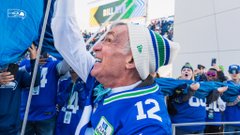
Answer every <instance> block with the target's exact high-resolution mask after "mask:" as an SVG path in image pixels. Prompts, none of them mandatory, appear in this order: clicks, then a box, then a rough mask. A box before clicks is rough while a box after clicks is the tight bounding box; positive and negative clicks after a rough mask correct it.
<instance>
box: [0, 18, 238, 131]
mask: <svg viewBox="0 0 240 135" xmlns="http://www.w3.org/2000/svg"><path fill="white" fill-rule="evenodd" d="M172 26H173V21H172V20H169V19H165V18H162V19H156V20H153V21H152V22H151V24H150V25H149V26H148V28H149V29H151V30H154V31H155V32H156V33H159V34H161V35H162V36H164V37H166V38H168V39H170V40H172V39H173V35H172V34H173V27H172ZM105 31H106V30H103V31H101V32H100V33H98V34H97V36H96V37H95V38H94V39H93V40H92V41H91V42H90V45H89V46H87V49H89V47H91V46H92V45H93V44H94V43H95V42H96V41H97V40H98V39H99V38H100V36H101V35H102V34H103V33H104V32H105ZM82 34H83V37H84V39H85V41H87V40H88V39H89V38H90V37H91V35H93V33H89V32H83V33H82ZM105 40H106V39H105ZM105 40H104V42H108V41H105ZM29 51H30V56H29V58H26V59H24V60H23V61H21V63H20V65H19V67H20V68H19V70H18V71H17V74H18V77H17V80H16V78H14V76H13V75H11V72H9V70H7V69H6V70H3V71H1V73H0V84H1V85H0V88H1V89H4V90H5V89H6V90H9V89H12V90H13V91H14V90H15V91H16V92H17V93H16V96H15V98H16V99H17V100H13V101H14V102H21V106H20V107H19V106H17V107H18V108H20V112H19V113H20V114H18V113H14V112H18V110H17V108H10V109H9V108H8V106H7V105H5V104H3V103H5V102H6V101H4V100H2V99H1V98H0V100H1V101H2V102H0V104H1V107H2V111H1V112H0V113H1V114H4V115H5V114H7V115H6V122H7V123H8V125H11V124H12V125H13V124H16V123H18V124H16V125H13V126H12V127H13V128H12V127H11V129H9V131H7V132H3V130H5V129H0V133H3V134H11V133H12V134H15V133H16V132H19V129H20V125H19V123H20V121H17V122H16V121H14V120H16V118H17V117H20V118H21V120H23V118H24V112H25V107H26V102H27V99H28V94H29V86H30V84H29V82H30V81H28V80H30V79H31V76H30V74H31V73H32V71H33V65H34V64H33V63H34V59H35V58H36V52H37V50H36V48H35V47H34V45H32V47H30V48H29ZM141 51H142V50H139V52H141ZM97 61H98V62H99V63H101V62H102V61H101V60H100V59H99V60H97ZM132 61H133V60H132ZM197 67H198V68H197V69H195V70H194V69H193V67H192V66H191V64H190V63H188V62H187V63H186V64H184V65H183V67H182V68H181V71H180V76H179V78H176V79H175V78H163V77H161V74H160V75H156V74H155V75H154V74H152V77H153V79H154V80H155V81H156V84H158V85H159V86H160V88H161V92H162V93H164V96H166V97H167V106H168V108H167V109H168V114H169V115H170V119H171V122H172V123H189V122H223V121H227V122H231V121H240V117H239V113H240V94H239V89H240V66H239V65H237V64H233V65H229V67H228V73H229V75H230V78H227V77H226V75H225V74H224V72H223V70H222V68H221V67H219V66H217V65H216V64H215V65H213V66H212V67H211V68H209V69H208V70H206V68H205V66H203V65H200V64H199V65H198V66H197ZM154 68H155V67H154ZM40 75H41V77H40ZM147 77H148V76H147ZM138 78H139V77H138ZM141 78H142V76H141ZM90 79H91V78H90ZM144 79H146V77H145V78H144ZM13 80H16V81H15V82H14V83H19V84H21V85H20V86H18V87H17V88H16V87H15V86H16V84H14V83H9V82H10V81H13ZM24 81H28V83H26V82H24ZM87 81H89V78H88V77H86V76H85V78H80V77H79V76H78V75H77V74H76V72H75V71H74V70H73V69H72V68H71V67H70V66H69V65H68V64H67V63H66V61H65V60H57V59H55V58H53V57H51V56H49V54H47V53H46V52H44V53H42V54H41V59H40V66H39V71H38V73H37V80H36V82H35V86H36V87H35V88H34V90H33V92H32V95H33V98H32V102H31V106H30V111H29V116H28V123H27V127H26V134H44V135H53V134H57V135H68V134H74V133H75V131H76V130H77V129H76V128H77V126H78V123H79V121H80V120H81V119H84V118H83V117H82V114H83V110H84V106H85V104H86V99H87V98H88V95H89V91H90V87H89V85H88V84H87V83H86V82H87ZM91 83H92V84H94V86H91V89H92V88H94V87H96V88H95V89H94V91H98V93H97V94H96V95H93V97H94V103H100V101H101V99H102V98H103V96H104V94H107V92H110V90H109V89H104V91H103V88H102V87H103V86H102V85H101V84H98V85H95V83H96V81H93V82H91ZM20 89H21V91H20ZM22 89H24V90H22ZM101 90H102V91H101ZM108 90H109V91H108ZM20 92H21V96H20ZM146 92H148V91H146ZM1 94H5V93H4V92H2V91H1ZM8 94H9V93H8ZM14 94H15V93H14ZM94 94H95V93H94ZM9 95H10V94H9ZM9 95H6V94H5V95H0V96H1V97H3V96H9ZM9 98H11V96H9ZM9 98H7V100H8V101H10V100H11V99H9ZM20 98H21V100H20ZM146 101H149V102H150V101H151V102H152V103H154V105H155V106H154V109H159V108H156V106H157V102H155V101H156V100H155V99H154V100H153V99H151V100H146ZM104 102H105V101H104ZM110 102H111V101H110ZM151 102H150V103H151ZM138 103H139V104H135V106H137V107H138V106H140V105H142V102H138ZM162 103H163V102H162ZM15 104H17V103H15ZM146 104H147V103H146ZM119 106H120V104H119ZM97 108H98V104H95V106H94V109H95V110H93V111H96V109H97ZM161 109H163V108H161ZM9 110H10V113H8V111H9ZM139 110H140V109H139ZM139 110H138V111H139ZM159 110H160V109H159ZM140 111H141V110H140ZM100 112H101V111H100ZM94 113H95V112H94ZM141 113H144V112H141ZM13 114H14V115H13ZM140 116H141V117H140ZM13 117H14V118H13ZM95 117H96V116H95ZM145 117H147V116H145V115H144V114H141V115H140V114H139V116H138V119H145ZM148 117H152V118H154V119H157V120H159V121H162V118H163V119H164V118H165V117H162V118H161V117H158V115H156V114H155V112H150V111H149V112H148ZM115 119H117V118H115ZM166 119H167V117H166ZM102 121H104V119H103V120H101V121H100V122H102ZM1 124H3V123H1ZM94 124H96V125H97V126H98V127H100V128H99V129H97V130H96V132H97V133H101V132H102V130H103V129H107V125H104V124H105V123H104V122H102V123H101V124H102V125H100V126H99V124H98V123H94ZM129 126H131V125H129ZM168 126H169V125H168ZM165 128H166V127H165ZM169 128H171V126H170V127H169ZM12 129H14V130H12ZM223 131H224V132H231V133H234V132H240V124H239V125H225V126H223V125H222V124H214V125H207V126H205V125H199V126H194V125H191V126H182V127H177V128H176V134H177V135H182V134H201V133H204V132H205V133H216V134H219V133H221V132H223ZM122 132H123V133H125V132H126V131H122Z"/></svg>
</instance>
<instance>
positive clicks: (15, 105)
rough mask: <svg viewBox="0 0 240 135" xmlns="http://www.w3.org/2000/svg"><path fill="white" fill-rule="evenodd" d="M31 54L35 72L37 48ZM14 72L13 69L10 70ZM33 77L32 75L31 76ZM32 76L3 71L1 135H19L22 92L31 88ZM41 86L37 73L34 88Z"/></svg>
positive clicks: (0, 87) (1, 79) (0, 110)
mask: <svg viewBox="0 0 240 135" xmlns="http://www.w3.org/2000/svg"><path fill="white" fill-rule="evenodd" d="M28 50H29V52H30V63H31V64H30V66H31V67H30V68H31V71H32V72H33V69H34V63H35V59H36V50H35V46H34V45H32V46H31V47H30V48H29V49H28ZM9 68H10V67H9ZM9 70H12V69H9ZM31 75H32V74H31ZM31 80H32V76H30V75H29V73H28V72H26V71H25V70H21V69H20V70H18V71H17V73H16V75H15V76H14V75H13V74H12V73H11V72H8V71H6V70H2V71H1V72H0V106H1V107H0V121H1V122H0V134H1V135H17V134H18V132H19V129H20V126H21V123H20V115H19V113H20V112H19V110H20V103H21V91H22V89H23V88H27V87H30V85H31ZM39 84H40V72H37V76H36V81H35V84H34V86H38V85H39Z"/></svg>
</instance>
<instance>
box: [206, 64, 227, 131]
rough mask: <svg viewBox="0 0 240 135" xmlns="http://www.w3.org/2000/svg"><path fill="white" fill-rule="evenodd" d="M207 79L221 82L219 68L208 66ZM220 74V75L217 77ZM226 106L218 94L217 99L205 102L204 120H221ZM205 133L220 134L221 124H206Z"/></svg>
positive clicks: (222, 74) (221, 77)
mask: <svg viewBox="0 0 240 135" xmlns="http://www.w3.org/2000/svg"><path fill="white" fill-rule="evenodd" d="M206 75H207V81H209V82H211V81H214V82H222V81H223V80H225V79H224V73H223V72H222V70H220V69H218V70H217V69H215V68H210V69H209V70H208V71H207V73H206ZM219 75H220V77H219ZM225 108H226V104H225V102H224V101H223V100H222V98H221V97H220V96H219V97H218V99H217V100H216V101H214V102H212V103H207V104H206V111H207V117H206V122H222V114H223V112H224V110H225ZM204 132H205V133H216V134H220V133H221V132H223V126H222V125H221V124H215V125H207V126H206V128H205V131H204Z"/></svg>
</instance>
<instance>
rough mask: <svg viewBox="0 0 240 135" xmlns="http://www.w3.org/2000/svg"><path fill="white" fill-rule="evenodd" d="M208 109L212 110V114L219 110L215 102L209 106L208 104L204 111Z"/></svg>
mask: <svg viewBox="0 0 240 135" xmlns="http://www.w3.org/2000/svg"><path fill="white" fill-rule="evenodd" d="M209 108H212V109H213V110H214V112H220V109H219V106H218V105H217V102H216V101H214V102H212V103H211V104H209V105H208V106H207V107H206V110H209Z"/></svg>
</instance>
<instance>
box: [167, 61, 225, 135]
mask: <svg viewBox="0 0 240 135" xmlns="http://www.w3.org/2000/svg"><path fill="white" fill-rule="evenodd" d="M179 79H180V80H185V81H186V82H187V80H188V81H190V80H193V79H194V74H193V68H192V66H191V65H190V64H189V63H186V64H185V65H184V66H183V67H182V70H181V76H180V77H179ZM189 84H190V87H189V88H190V89H189V90H188V91H187V92H186V91H184V90H181V88H180V89H179V90H178V91H176V92H175V94H173V95H172V96H170V97H169V99H170V100H169V101H168V105H169V114H170V117H171V120H172V123H188V122H205V117H206V103H211V102H213V101H215V100H216V99H217V98H218V96H219V94H220V93H223V92H224V91H225V90H226V89H227V87H218V88H215V87H213V86H212V85H211V84H210V85H209V84H206V83H204V82H199V83H196V82H193V81H191V82H190V83H189ZM199 84H200V85H199ZM183 88H184V87H183ZM203 93H205V94H204V96H203V95H202V94H203ZM200 95H202V96H200ZM179 97H180V98H179ZM204 128H205V126H204V125H198V126H182V127H177V128H176V134H177V135H182V134H199V133H203V132H204Z"/></svg>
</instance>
